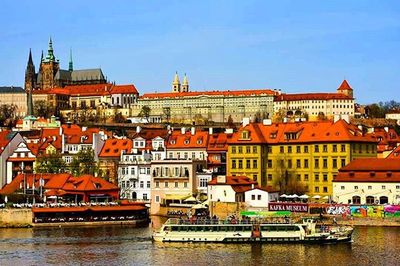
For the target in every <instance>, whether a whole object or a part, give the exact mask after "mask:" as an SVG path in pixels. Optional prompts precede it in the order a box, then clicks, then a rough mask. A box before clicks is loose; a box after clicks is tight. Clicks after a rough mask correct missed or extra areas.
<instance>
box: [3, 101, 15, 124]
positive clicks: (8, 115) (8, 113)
mask: <svg viewBox="0 0 400 266" xmlns="http://www.w3.org/2000/svg"><path fill="white" fill-rule="evenodd" d="M16 110H17V106H16V105H14V104H2V105H0V124H1V125H2V126H4V127H12V125H13V124H14V122H15V119H16V116H15V111H16Z"/></svg>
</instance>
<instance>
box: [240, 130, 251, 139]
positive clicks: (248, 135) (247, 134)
mask: <svg viewBox="0 0 400 266" xmlns="http://www.w3.org/2000/svg"><path fill="white" fill-rule="evenodd" d="M241 137H242V139H249V137H250V134H249V131H247V130H243V131H242V135H241Z"/></svg>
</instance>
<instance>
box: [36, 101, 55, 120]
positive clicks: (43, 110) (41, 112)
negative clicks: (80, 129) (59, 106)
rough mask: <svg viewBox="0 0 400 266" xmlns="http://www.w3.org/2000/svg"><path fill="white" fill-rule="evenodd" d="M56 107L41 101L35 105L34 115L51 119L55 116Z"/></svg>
mask: <svg viewBox="0 0 400 266" xmlns="http://www.w3.org/2000/svg"><path fill="white" fill-rule="evenodd" d="M54 111H55V110H54V107H53V106H52V105H51V104H49V103H48V102H47V101H44V100H39V101H35V103H34V104H33V115H34V116H36V117H44V118H50V117H51V116H52V115H55V114H54Z"/></svg>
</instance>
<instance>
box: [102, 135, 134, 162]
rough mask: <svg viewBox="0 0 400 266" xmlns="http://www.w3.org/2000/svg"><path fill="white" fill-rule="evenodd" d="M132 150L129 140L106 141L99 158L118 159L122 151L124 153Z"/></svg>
mask: <svg viewBox="0 0 400 266" xmlns="http://www.w3.org/2000/svg"><path fill="white" fill-rule="evenodd" d="M131 149H132V140H131V139H107V140H106V141H105V143H104V145H103V148H102V149H101V151H100V154H99V157H115V158H119V157H120V156H121V153H122V151H125V152H126V153H128V152H130V151H131Z"/></svg>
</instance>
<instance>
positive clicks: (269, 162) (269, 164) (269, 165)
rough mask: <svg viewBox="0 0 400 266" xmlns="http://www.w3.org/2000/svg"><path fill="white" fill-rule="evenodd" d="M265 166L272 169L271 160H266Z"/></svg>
mask: <svg viewBox="0 0 400 266" xmlns="http://www.w3.org/2000/svg"><path fill="white" fill-rule="evenodd" d="M267 166H268V168H272V160H268V163H267Z"/></svg>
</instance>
